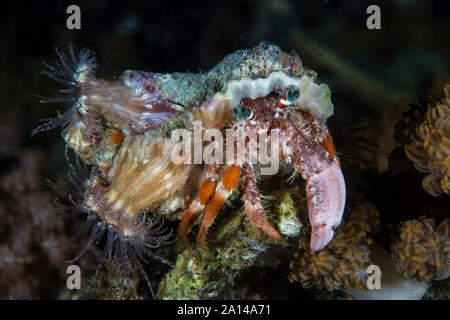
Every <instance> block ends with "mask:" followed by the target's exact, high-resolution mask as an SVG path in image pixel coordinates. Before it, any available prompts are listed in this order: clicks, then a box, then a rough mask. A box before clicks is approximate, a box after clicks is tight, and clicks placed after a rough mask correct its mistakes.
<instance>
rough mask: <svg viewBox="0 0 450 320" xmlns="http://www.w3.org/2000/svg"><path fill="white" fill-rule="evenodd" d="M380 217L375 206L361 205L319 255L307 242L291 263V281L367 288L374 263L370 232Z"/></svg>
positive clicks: (336, 287) (350, 214)
mask: <svg viewBox="0 0 450 320" xmlns="http://www.w3.org/2000/svg"><path fill="white" fill-rule="evenodd" d="M378 215H379V214H378V211H377V210H376V208H375V207H374V206H373V205H371V204H369V203H363V204H360V205H359V206H358V207H357V208H356V209H355V210H354V211H353V212H351V213H349V215H348V218H347V219H346V221H345V222H344V223H343V224H342V225H341V226H340V227H339V228H338V229H337V230H336V235H335V237H334V239H333V240H332V241H331V242H330V244H329V245H328V246H327V247H325V248H324V249H322V250H320V251H318V252H315V251H312V250H310V249H309V248H308V245H307V242H306V241H305V240H304V239H303V240H302V242H301V244H302V248H303V249H302V250H300V251H297V252H296V253H295V254H294V259H293V260H292V261H291V264H290V268H291V270H292V271H291V274H290V275H289V280H290V281H291V282H292V281H300V283H301V284H302V285H303V287H305V288H310V287H312V286H316V287H318V288H327V289H328V290H334V289H342V290H344V291H348V290H349V289H350V288H365V283H366V281H365V280H366V279H365V276H366V269H367V267H368V266H369V265H370V264H371V263H370V250H369V246H370V245H371V243H372V239H370V238H369V237H368V233H369V232H371V231H373V228H374V227H375V226H376V225H377V224H378V223H379V220H378Z"/></svg>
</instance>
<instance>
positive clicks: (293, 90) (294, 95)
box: [286, 84, 300, 103]
mask: <svg viewBox="0 0 450 320" xmlns="http://www.w3.org/2000/svg"><path fill="white" fill-rule="evenodd" d="M286 89H287V91H286V100H287V101H288V102H289V103H293V102H294V101H295V100H297V99H298V98H299V97H300V89H299V88H298V86H296V85H294V84H291V85H289V86H287V88H286Z"/></svg>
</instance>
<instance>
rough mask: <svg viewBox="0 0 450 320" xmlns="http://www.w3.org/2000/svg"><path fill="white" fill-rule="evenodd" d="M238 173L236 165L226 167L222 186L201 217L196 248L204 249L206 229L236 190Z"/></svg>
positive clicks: (239, 171) (239, 170)
mask: <svg viewBox="0 0 450 320" xmlns="http://www.w3.org/2000/svg"><path fill="white" fill-rule="evenodd" d="M240 173H241V169H240V168H239V166H238V165H235V164H232V165H230V166H228V167H227V169H226V170H225V173H224V174H223V179H222V186H221V187H220V188H219V190H217V192H216V193H215V194H214V197H213V198H212V200H211V202H210V203H209V205H208V209H207V210H206V213H205V216H204V217H203V221H202V225H201V227H200V231H199V232H198V237H197V245H198V247H200V248H202V249H205V248H206V234H207V233H208V229H209V227H211V225H212V224H213V222H214V219H215V218H216V216H217V214H218V213H219V211H220V209H221V208H222V206H223V204H224V203H225V201H227V199H228V197H229V195H230V194H231V192H232V191H233V190H235V189H236V188H237V186H238V182H239V177H240Z"/></svg>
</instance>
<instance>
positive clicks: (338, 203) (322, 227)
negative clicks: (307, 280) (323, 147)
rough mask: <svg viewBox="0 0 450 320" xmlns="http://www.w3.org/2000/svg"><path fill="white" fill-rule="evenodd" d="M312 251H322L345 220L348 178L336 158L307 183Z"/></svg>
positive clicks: (328, 162)
mask: <svg viewBox="0 0 450 320" xmlns="http://www.w3.org/2000/svg"><path fill="white" fill-rule="evenodd" d="M306 194H307V197H308V212H309V221H310V222H311V228H312V231H311V242H310V248H311V250H314V251H318V250H320V249H322V248H323V247H325V246H326V245H327V244H328V243H329V242H330V241H331V239H333V235H334V231H333V228H334V227H337V226H338V225H339V224H340V223H341V219H342V214H343V213H344V207H345V196H346V192H345V181H344V176H343V175H342V171H341V168H340V167H339V165H338V163H337V162H336V161H327V163H326V164H325V165H324V166H323V169H322V170H321V171H320V172H318V173H315V174H313V175H312V176H310V177H309V179H308V180H307V183H306Z"/></svg>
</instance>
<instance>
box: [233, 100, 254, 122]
mask: <svg viewBox="0 0 450 320" xmlns="http://www.w3.org/2000/svg"><path fill="white" fill-rule="evenodd" d="M233 113H234V116H235V117H236V118H237V119H238V120H249V119H251V118H252V117H253V115H254V113H253V111H252V109H250V108H249V107H246V106H244V105H242V104H238V105H236V106H235V107H234V108H233Z"/></svg>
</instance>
